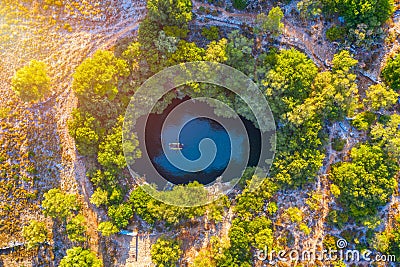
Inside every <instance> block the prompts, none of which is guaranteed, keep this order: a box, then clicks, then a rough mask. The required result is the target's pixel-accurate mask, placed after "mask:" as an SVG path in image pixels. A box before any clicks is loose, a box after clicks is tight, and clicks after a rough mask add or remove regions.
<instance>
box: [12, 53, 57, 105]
mask: <svg viewBox="0 0 400 267" xmlns="http://www.w3.org/2000/svg"><path fill="white" fill-rule="evenodd" d="M50 85H51V81H50V77H49V76H48V74H47V66H46V64H45V63H44V62H41V61H37V60H31V61H30V62H29V64H28V65H26V66H24V67H22V68H20V69H19V70H17V72H16V73H15V75H14V76H13V77H12V79H11V88H12V89H13V90H14V91H15V93H16V94H17V95H18V96H19V97H20V98H21V99H22V100H23V101H27V102H28V101H37V100H40V99H41V98H43V97H44V96H47V95H48V94H49V93H50Z"/></svg>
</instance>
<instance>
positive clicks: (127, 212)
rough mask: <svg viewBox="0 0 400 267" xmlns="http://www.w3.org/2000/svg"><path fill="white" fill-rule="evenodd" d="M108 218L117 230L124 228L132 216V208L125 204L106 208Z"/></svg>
mask: <svg viewBox="0 0 400 267" xmlns="http://www.w3.org/2000/svg"><path fill="white" fill-rule="evenodd" d="M108 216H109V217H110V218H111V219H112V221H113V222H114V224H115V226H117V227H118V228H119V229H121V228H124V227H126V226H127V225H128V224H129V220H130V219H131V218H132V216H133V211H132V207H131V206H130V205H128V204H126V203H122V204H119V205H113V206H110V207H109V208H108Z"/></svg>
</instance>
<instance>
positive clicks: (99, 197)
mask: <svg viewBox="0 0 400 267" xmlns="http://www.w3.org/2000/svg"><path fill="white" fill-rule="evenodd" d="M90 203H92V204H94V205H96V206H97V207H100V206H101V205H107V204H108V192H107V191H106V190H103V189H101V188H100V187H98V188H96V190H95V191H94V192H93V195H92V196H91V197H90Z"/></svg>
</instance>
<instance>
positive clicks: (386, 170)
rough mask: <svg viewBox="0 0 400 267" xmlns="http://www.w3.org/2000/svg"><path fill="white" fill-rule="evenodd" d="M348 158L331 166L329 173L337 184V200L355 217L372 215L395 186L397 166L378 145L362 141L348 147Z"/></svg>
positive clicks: (385, 200) (386, 199)
mask: <svg viewBox="0 0 400 267" xmlns="http://www.w3.org/2000/svg"><path fill="white" fill-rule="evenodd" d="M351 159H352V161H351V162H342V163H340V164H338V165H336V166H334V167H333V168H332V171H331V174H330V178H331V179H332V181H333V183H334V184H335V185H337V186H338V187H339V190H340V195H339V201H340V203H342V205H343V206H344V207H345V208H346V210H347V211H348V212H349V213H350V215H352V216H353V217H354V218H356V219H360V218H361V219H362V218H366V217H368V216H374V215H375V213H376V208H377V207H379V206H382V205H384V204H385V203H386V202H387V201H388V200H389V197H390V196H391V195H392V193H393V191H394V189H395V187H396V179H395V178H394V174H395V173H396V171H397V169H398V165H397V164H396V162H395V161H393V160H392V159H390V158H388V157H387V155H385V153H384V152H383V151H382V149H381V148H380V147H378V146H369V145H365V144H362V145H360V146H359V147H358V148H353V149H352V150H351Z"/></svg>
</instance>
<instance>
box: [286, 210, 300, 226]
mask: <svg viewBox="0 0 400 267" xmlns="http://www.w3.org/2000/svg"><path fill="white" fill-rule="evenodd" d="M286 213H287V214H288V216H289V219H290V221H292V222H294V223H299V222H301V221H302V220H303V212H302V211H301V210H300V209H299V208H297V207H290V208H288V209H287V210H286Z"/></svg>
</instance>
